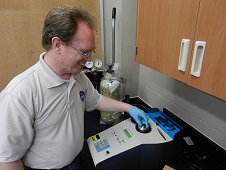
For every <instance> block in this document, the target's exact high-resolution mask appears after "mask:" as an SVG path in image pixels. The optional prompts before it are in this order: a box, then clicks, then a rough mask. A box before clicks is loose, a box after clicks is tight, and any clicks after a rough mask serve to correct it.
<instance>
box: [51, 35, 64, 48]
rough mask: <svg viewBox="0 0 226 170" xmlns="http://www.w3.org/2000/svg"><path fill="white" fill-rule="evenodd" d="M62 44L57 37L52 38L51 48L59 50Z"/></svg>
mask: <svg viewBox="0 0 226 170" xmlns="http://www.w3.org/2000/svg"><path fill="white" fill-rule="evenodd" d="M61 45H62V41H61V39H60V38H59V37H53V38H52V49H55V50H59V49H60V46H61Z"/></svg>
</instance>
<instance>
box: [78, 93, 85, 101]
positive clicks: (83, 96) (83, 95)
mask: <svg viewBox="0 0 226 170" xmlns="http://www.w3.org/2000/svg"><path fill="white" fill-rule="evenodd" d="M79 95H80V99H81V101H82V102H84V100H85V92H84V91H80V92H79Z"/></svg>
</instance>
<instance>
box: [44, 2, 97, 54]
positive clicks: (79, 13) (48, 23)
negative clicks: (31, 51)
mask: <svg viewBox="0 0 226 170" xmlns="http://www.w3.org/2000/svg"><path fill="white" fill-rule="evenodd" d="M80 21H81V22H84V23H86V24H87V26H89V27H90V28H91V29H93V30H94V29H95V22H94V18H93V16H91V15H90V13H89V12H88V11H86V10H85V9H83V8H78V7H71V6H62V7H56V8H53V9H52V10H50V11H49V12H48V14H47V16H46V18H45V21H44V27H43V31H42V46H43V48H44V49H45V50H49V49H50V48H51V45H52V42H51V41H52V38H53V37H59V38H60V39H61V41H63V42H65V43H68V42H70V41H71V39H72V37H73V35H74V34H75V32H76V30H77V25H78V22H80Z"/></svg>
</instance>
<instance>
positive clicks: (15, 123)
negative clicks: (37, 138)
mask: <svg viewBox="0 0 226 170" xmlns="http://www.w3.org/2000/svg"><path fill="white" fill-rule="evenodd" d="M0 109H1V111H0V162H12V161H16V160H19V159H21V158H22V157H23V156H24V154H25V152H26V151H27V149H28V148H29V146H30V145H31V143H32V140H33V136H34V130H33V126H32V125H33V123H34V120H33V118H32V117H31V115H30V114H29V112H28V109H27V108H26V107H25V106H24V104H23V103H22V102H21V101H20V100H19V99H18V98H16V97H15V96H12V95H11V94H9V93H1V94H0Z"/></svg>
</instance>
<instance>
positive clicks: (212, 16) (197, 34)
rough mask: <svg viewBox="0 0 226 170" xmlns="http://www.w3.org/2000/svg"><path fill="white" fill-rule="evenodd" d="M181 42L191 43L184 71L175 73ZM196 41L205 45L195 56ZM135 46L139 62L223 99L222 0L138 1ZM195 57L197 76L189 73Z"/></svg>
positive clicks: (225, 27)
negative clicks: (198, 71) (186, 40)
mask: <svg viewBox="0 0 226 170" xmlns="http://www.w3.org/2000/svg"><path fill="white" fill-rule="evenodd" d="M182 39H188V40H190V45H189V49H188V55H187V62H186V65H185V67H186V68H185V70H184V71H181V70H178V64H179V56H180V51H181V50H182V49H183V45H181V41H182ZM198 41H204V42H206V45H205V48H199V46H198V52H197V53H195V55H194V51H195V50H194V49H195V43H196V42H198ZM136 46H137V56H136V61H137V62H138V63H140V64H143V65H145V66H148V67H150V68H152V69H154V70H156V71H158V72H161V73H163V74H166V75H168V76H170V77H172V78H174V79H177V80H179V81H182V82H184V83H186V84H188V85H190V86H192V87H195V88H198V89H200V90H202V91H204V92H206V93H208V94H211V95H213V96H216V97H218V98H221V99H223V100H226V78H225V77H226V1H225V0H183V1H181V0H138V9H137V40H136ZM202 50H204V55H203V60H201V59H200V54H199V53H201V51H202ZM195 56H196V60H195V62H196V64H195V69H197V68H196V67H198V66H197V65H198V64H197V62H198V63H201V64H200V66H201V67H200V68H201V71H200V76H199V77H196V76H194V75H192V74H191V68H192V60H193V58H195Z"/></svg>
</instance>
